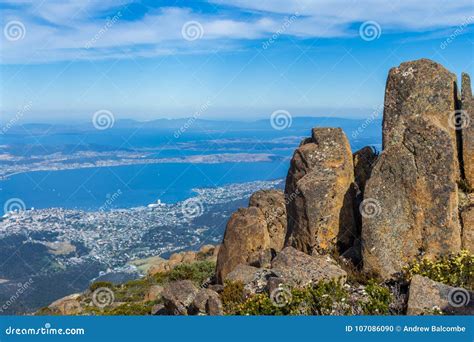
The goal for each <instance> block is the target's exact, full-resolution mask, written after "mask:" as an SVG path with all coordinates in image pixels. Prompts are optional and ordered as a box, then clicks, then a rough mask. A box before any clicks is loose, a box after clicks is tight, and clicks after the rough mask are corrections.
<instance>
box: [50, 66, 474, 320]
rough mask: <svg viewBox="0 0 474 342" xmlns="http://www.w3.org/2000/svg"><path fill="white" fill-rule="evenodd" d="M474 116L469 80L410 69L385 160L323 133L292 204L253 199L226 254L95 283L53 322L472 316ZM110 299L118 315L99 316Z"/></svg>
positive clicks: (398, 92) (390, 123)
mask: <svg viewBox="0 0 474 342" xmlns="http://www.w3.org/2000/svg"><path fill="white" fill-rule="evenodd" d="M459 90H460V91H459ZM473 105H474V102H473V99H472V91H471V85H470V79H469V76H468V75H467V74H463V75H462V86H461V87H458V85H457V79H456V75H454V74H453V73H451V72H450V71H448V70H447V69H446V68H444V67H443V66H442V65H440V64H438V63H435V62H433V61H431V60H427V59H420V60H417V61H412V62H406V63H402V64H401V65H400V66H398V67H396V68H392V69H391V70H390V72H389V75H388V80H387V87H386V92H385V104H384V112H383V116H384V117H383V127H382V132H383V150H382V151H380V152H378V151H376V150H375V149H374V148H373V147H370V146H367V147H364V148H362V149H360V150H359V151H356V152H354V153H352V151H351V148H350V145H349V142H348V140H347V138H346V136H345V134H344V132H343V131H342V130H341V129H340V128H329V127H316V128H313V129H312V131H311V135H310V137H308V138H306V139H304V140H303V141H302V142H301V144H300V146H299V147H298V148H297V149H296V151H295V152H294V154H293V157H292V159H291V163H290V167H289V170H288V175H287V178H286V185H285V190H284V192H282V191H278V190H263V191H259V192H257V193H255V194H253V195H252V196H251V198H250V201H249V205H248V207H247V208H240V209H238V210H237V211H236V212H234V213H233V214H232V216H231V217H230V219H229V221H228V222H227V226H226V231H225V234H224V238H223V241H222V244H221V245H220V246H219V247H215V246H203V247H202V248H201V251H200V252H198V253H195V252H183V253H179V254H175V255H172V256H171V257H170V259H169V260H167V261H166V260H164V259H161V258H151V259H150V260H151V261H152V262H153V265H150V266H149V267H148V275H147V276H146V277H144V278H143V279H141V280H135V281H133V282H131V283H129V284H121V285H112V284H92V286H91V289H89V290H88V291H86V292H85V293H84V294H75V295H72V296H69V297H66V298H64V299H63V300H59V301H56V302H54V303H53V304H51V305H50V306H49V307H48V308H45V309H44V310H43V311H41V313H71V314H87V313H92V314H98V313H102V314H130V312H131V313H132V314H137V312H138V314H157V315H163V314H165V315H222V314H230V315H258V314H264V315H286V314H287V315H297V314H301V315H360V314H366V315H381V314H396V315H400V314H412V315H421V314H469V315H472V314H474V298H473V291H474V196H473V188H472V187H473V183H474V174H473V172H474V163H473V162H474V160H473V158H474V157H473V144H474V137H473V130H472V125H471V121H470V119H471V116H472V115H473V112H472V111H473ZM216 260H217V262H216V263H215V261H216ZM104 288H105V290H104ZM99 290H100V291H103V292H104V293H105V294H108V295H109V297H112V299H114V298H115V300H116V301H117V299H119V300H120V302H119V303H117V302H113V301H112V303H109V306H108V307H102V306H101V308H100V309H97V308H93V303H94V296H95V293H96V292H97V291H99ZM112 294H115V295H112ZM96 297H97V296H96Z"/></svg>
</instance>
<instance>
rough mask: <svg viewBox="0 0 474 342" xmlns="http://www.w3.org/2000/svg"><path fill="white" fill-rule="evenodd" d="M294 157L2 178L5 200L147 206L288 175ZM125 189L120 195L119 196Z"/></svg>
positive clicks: (84, 206)
mask: <svg viewBox="0 0 474 342" xmlns="http://www.w3.org/2000/svg"><path fill="white" fill-rule="evenodd" d="M288 166H289V161H288V160H283V161H274V162H259V163H221V164H191V163H176V164H175V163H172V164H151V165H146V164H144V165H126V166H115V167H100V168H86V169H75V170H60V171H35V172H28V173H22V174H17V175H14V176H12V177H10V178H8V179H7V180H4V181H2V182H0V202H2V203H4V202H5V201H7V200H8V199H9V198H20V199H21V200H22V201H23V202H24V203H25V205H26V207H27V208H36V209H44V208H53V207H55V208H57V207H61V208H67V209H81V210H90V211H93V210H98V209H99V208H101V207H102V206H104V203H105V202H106V201H107V200H108V199H109V198H111V197H113V198H114V201H113V203H112V204H110V205H108V206H107V209H112V208H132V207H138V206H144V205H147V204H150V203H152V202H155V201H157V200H158V199H159V200H161V201H162V202H164V203H175V202H178V201H182V200H185V199H187V198H189V197H191V196H193V190H192V189H194V188H202V187H219V186H222V185H227V184H232V183H244V182H250V181H256V180H274V179H280V178H283V177H285V176H286V173H287V170H288ZM117 192H119V193H120V196H114V194H115V193H117Z"/></svg>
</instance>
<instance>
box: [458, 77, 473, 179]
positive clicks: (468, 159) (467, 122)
mask: <svg viewBox="0 0 474 342" xmlns="http://www.w3.org/2000/svg"><path fill="white" fill-rule="evenodd" d="M461 82H462V83H461V87H462V88H461V109H462V110H461V111H460V112H459V113H458V120H457V122H458V129H460V130H461V139H462V152H463V153H462V157H463V171H464V177H465V179H466V182H467V184H468V185H469V186H470V187H471V188H474V122H473V121H474V99H473V98H472V89H471V79H470V78H469V75H468V74H466V73H463V74H462V81H461Z"/></svg>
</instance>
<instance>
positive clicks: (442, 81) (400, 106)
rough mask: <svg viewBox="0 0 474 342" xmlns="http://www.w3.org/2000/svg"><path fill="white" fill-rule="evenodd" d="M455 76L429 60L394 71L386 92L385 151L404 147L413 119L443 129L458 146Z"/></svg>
mask: <svg viewBox="0 0 474 342" xmlns="http://www.w3.org/2000/svg"><path fill="white" fill-rule="evenodd" d="M455 94H456V75H455V74H453V73H451V72H449V71H448V70H447V69H445V68H444V67H443V66H442V65H440V64H438V63H436V62H433V61H431V60H429V59H420V60H416V61H411V62H406V63H402V64H400V66H399V67H396V68H392V69H391V70H390V72H389V75H388V79H387V86H386V89H385V103H384V108H385V111H384V116H383V149H384V150H385V149H387V148H388V147H390V146H393V145H399V144H401V143H402V140H403V137H404V132H405V130H406V128H407V127H409V126H410V125H411V121H412V119H413V118H415V117H418V116H421V117H423V118H425V119H428V120H430V121H431V122H433V123H434V124H437V125H438V126H439V127H442V128H444V129H445V130H446V131H447V132H448V133H449V136H450V137H451V144H452V147H453V148H455V146H456V131H455V130H454V129H453V128H452V122H450V119H452V117H453V115H454V112H455V110H456V98H455Z"/></svg>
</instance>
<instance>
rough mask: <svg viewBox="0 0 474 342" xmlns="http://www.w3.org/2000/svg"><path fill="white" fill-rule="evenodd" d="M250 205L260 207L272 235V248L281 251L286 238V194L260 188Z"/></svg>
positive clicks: (251, 199) (252, 197) (251, 198)
mask: <svg viewBox="0 0 474 342" xmlns="http://www.w3.org/2000/svg"><path fill="white" fill-rule="evenodd" d="M249 207H257V208H259V209H260V210H261V211H262V213H263V215H264V216H265V221H266V222H267V230H268V234H269V236H270V248H271V249H273V250H274V251H276V252H279V251H281V249H282V248H283V246H284V244H285V238H286V225H287V218H286V205H285V195H284V194H283V192H282V191H280V190H260V191H257V192H255V193H254V194H253V195H252V196H251V197H250V200H249Z"/></svg>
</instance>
